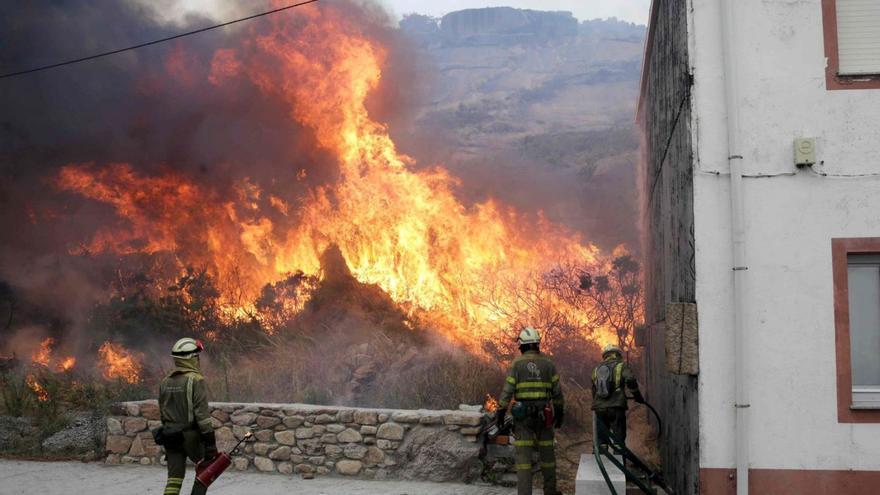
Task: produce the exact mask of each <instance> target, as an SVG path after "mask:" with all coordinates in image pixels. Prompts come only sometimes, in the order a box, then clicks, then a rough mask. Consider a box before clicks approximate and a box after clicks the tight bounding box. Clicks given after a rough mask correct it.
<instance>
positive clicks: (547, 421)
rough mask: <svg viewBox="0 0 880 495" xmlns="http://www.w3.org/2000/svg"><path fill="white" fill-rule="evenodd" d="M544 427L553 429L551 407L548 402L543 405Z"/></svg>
mask: <svg viewBox="0 0 880 495" xmlns="http://www.w3.org/2000/svg"><path fill="white" fill-rule="evenodd" d="M544 427H545V428H553V406H552V405H550V403H549V402H548V403H547V404H545V405H544Z"/></svg>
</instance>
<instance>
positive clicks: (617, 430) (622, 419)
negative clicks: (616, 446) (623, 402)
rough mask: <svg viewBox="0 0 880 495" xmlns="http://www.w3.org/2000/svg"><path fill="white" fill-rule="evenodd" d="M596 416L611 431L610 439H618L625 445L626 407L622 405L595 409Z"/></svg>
mask: <svg viewBox="0 0 880 495" xmlns="http://www.w3.org/2000/svg"><path fill="white" fill-rule="evenodd" d="M596 416H598V417H599V419H600V420H601V421H602V422H603V423H605V427H606V428H608V431H610V432H611V436H612V439H614V440H615V441H616V440H619V441H621V442H623V444H624V445H626V409H624V408H622V407H609V408H607V409H596Z"/></svg>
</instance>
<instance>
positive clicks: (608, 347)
mask: <svg viewBox="0 0 880 495" xmlns="http://www.w3.org/2000/svg"><path fill="white" fill-rule="evenodd" d="M612 352H616V353H617V355H618V356H623V352H621V351H620V347H617V346H616V345H614V344H608V345H606V346H605V349H604V350H602V358H605V356H607V355H608V354H610V353H612Z"/></svg>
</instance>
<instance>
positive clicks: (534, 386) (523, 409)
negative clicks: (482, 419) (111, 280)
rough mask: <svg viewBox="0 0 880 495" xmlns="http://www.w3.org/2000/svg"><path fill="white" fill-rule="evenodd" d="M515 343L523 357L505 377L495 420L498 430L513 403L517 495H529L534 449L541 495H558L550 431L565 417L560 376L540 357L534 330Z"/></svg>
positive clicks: (531, 329)
mask: <svg viewBox="0 0 880 495" xmlns="http://www.w3.org/2000/svg"><path fill="white" fill-rule="evenodd" d="M518 343H519V350H520V352H521V353H522V355H521V356H519V357H517V358H516V359H515V360H514V361H513V364H512V365H511V369H510V372H508V374H507V381H506V383H505V384H504V389H503V390H502V392H501V399H500V400H499V402H498V405H499V409H498V414H497V415H496V417H495V419H496V421H497V422H498V425H499V427H501V425H502V424H503V422H504V416H505V411H506V410H507V407H508V405H510V404H511V401H513V405H512V406H510V414H511V415H512V416H513V428H514V430H513V431H514V436H515V438H516V440H515V441H514V447H515V448H516V454H515V456H516V475H517V484H516V486H517V494H518V495H531V493H532V454H533V452H534V451H535V449H537V451H538V455H539V458H540V465H541V472H542V474H543V476H544V493H545V494H546V495H557V494H559V492H558V491H556V452H555V450H554V449H555V446H554V440H553V429H554V428H560V427H561V426H562V421H563V418H564V417H565V409H564V407H565V400H564V398H563V395H562V387H561V385H560V383H559V374H558V373H557V371H556V365H554V364H553V361H552V360H551V359H550V358H549V357H547V356H545V355H543V354H541V349H540V343H541V334H540V333H538V331H537V330H535V329H534V328H531V327H528V328H524V329H523V330H522V332H521V333H520V335H519V339H518Z"/></svg>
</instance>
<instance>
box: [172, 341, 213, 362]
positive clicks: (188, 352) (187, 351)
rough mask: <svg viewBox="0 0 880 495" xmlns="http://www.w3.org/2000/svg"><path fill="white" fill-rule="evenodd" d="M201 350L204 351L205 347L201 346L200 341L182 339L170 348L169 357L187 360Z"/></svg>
mask: <svg viewBox="0 0 880 495" xmlns="http://www.w3.org/2000/svg"><path fill="white" fill-rule="evenodd" d="M203 350H205V346H204V344H202V341H200V340H196V339H191V338H189V337H184V338H182V339H180V340H178V341H177V342H175V344H174V345H173V346H172V347H171V355H172V356H174V357H179V358H189V357H192V356H195V355H198V354H199V353H200V352H202V351H203Z"/></svg>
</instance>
